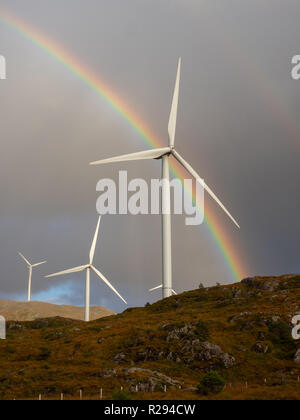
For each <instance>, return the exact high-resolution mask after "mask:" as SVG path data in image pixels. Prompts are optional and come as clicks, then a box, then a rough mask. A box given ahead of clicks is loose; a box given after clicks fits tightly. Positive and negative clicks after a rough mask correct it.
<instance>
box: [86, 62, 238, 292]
mask: <svg viewBox="0 0 300 420" xmlns="http://www.w3.org/2000/svg"><path fill="white" fill-rule="evenodd" d="M180 73H181V58H180V59H179V63H178V71H177V77H176V83H175V90H174V96H173V102H172V107H171V113H170V119H169V125H168V133H169V146H168V147H164V148H157V149H152V150H147V151H145V152H138V153H132V154H129V155H123V156H118V157H114V158H110V159H104V160H100V161H97V162H92V163H90V164H91V165H101V164H105V163H117V162H128V161H136V160H147V159H157V160H159V159H160V160H161V161H162V180H163V183H162V199H161V204H162V260H163V286H162V289H163V298H167V297H169V296H171V295H172V250H171V248H172V240H171V210H170V207H171V189H170V170H169V159H170V157H171V156H172V157H174V158H175V159H176V160H177V161H178V162H179V163H180V164H181V165H182V166H183V167H184V168H185V170H186V171H187V172H188V173H189V174H190V175H192V177H194V178H195V179H196V181H197V182H199V183H200V184H201V186H202V188H204V189H205V191H206V192H207V193H208V194H209V195H210V196H211V197H212V198H213V199H214V200H215V201H216V202H217V203H218V205H219V206H220V207H221V208H222V210H223V211H224V212H225V213H226V214H227V216H228V217H229V218H230V219H231V220H232V221H233V223H234V224H235V225H236V226H237V227H238V228H239V225H238V223H237V222H236V220H235V219H234V218H233V217H232V216H231V214H230V213H229V211H228V210H227V209H226V207H225V206H224V205H223V204H222V203H221V201H220V200H219V199H218V197H217V196H216V195H215V194H214V193H213V191H212V190H211V189H210V188H209V187H208V186H207V185H206V183H205V182H204V181H203V179H201V178H200V176H199V175H198V174H197V172H196V171H195V170H194V169H193V168H192V166H191V165H190V164H189V163H188V162H187V161H186V160H184V159H183V157H182V156H181V155H180V154H179V153H178V152H177V151H176V150H175V134H176V124H177V111H178V99H179V86H180Z"/></svg>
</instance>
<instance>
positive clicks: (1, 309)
mask: <svg viewBox="0 0 300 420" xmlns="http://www.w3.org/2000/svg"><path fill="white" fill-rule="evenodd" d="M0 314H1V315H2V316H4V317H5V318H6V319H7V320H12V321H34V320H35V319H37V318H51V317H55V316H59V317H62V318H71V319H76V320H79V321H83V320H84V308H78V307H77V306H68V305H52V304H50V303H45V302H29V303H28V302H13V301H9V300H0ZM110 315H115V313H114V312H112V311H110V310H109V309H106V308H104V307H103V306H94V307H92V308H91V319H92V320H94V319H99V318H102V317H104V316H110Z"/></svg>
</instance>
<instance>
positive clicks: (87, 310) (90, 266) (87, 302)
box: [46, 216, 127, 322]
mask: <svg viewBox="0 0 300 420" xmlns="http://www.w3.org/2000/svg"><path fill="white" fill-rule="evenodd" d="M100 222H101V216H99V219H98V223H97V228H96V232H95V236H94V239H93V242H92V246H91V250H90V255H89V264H87V265H82V266H80V267H75V268H71V269H70V270H65V271H61V272H59V273H54V274H50V275H49V276H46V278H50V277H56V276H62V275H64V274H72V273H79V272H81V271H85V270H86V282H85V318H84V319H85V321H86V322H88V321H89V320H90V295H91V293H90V290H91V288H90V280H91V270H92V271H94V273H95V274H97V276H98V277H100V279H101V280H103V281H104V283H105V284H107V286H108V287H110V288H111V290H113V291H114V292H115V294H116V295H117V296H119V298H120V299H121V300H122V301H123V302H124V303H126V304H127V302H126V300H125V299H123V298H122V296H121V295H120V294H119V292H118V291H117V290H116V289H115V288H114V287H113V286H112V285H111V284H110V282H109V281H108V280H107V278H106V277H105V276H104V275H103V274H102V273H101V272H100V271H99V270H97V269H96V268H95V267H94V266H93V261H94V256H95V250H96V245H97V239H98V234H99V228H100Z"/></svg>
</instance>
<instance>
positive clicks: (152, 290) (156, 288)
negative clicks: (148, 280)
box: [149, 284, 177, 295]
mask: <svg viewBox="0 0 300 420" xmlns="http://www.w3.org/2000/svg"><path fill="white" fill-rule="evenodd" d="M162 287H163V285H162V284H160V285H159V286H156V287H153V289H149V292H154V291H155V290H158V289H162ZM172 294H173V295H177V293H176V292H175V290H174V289H172Z"/></svg>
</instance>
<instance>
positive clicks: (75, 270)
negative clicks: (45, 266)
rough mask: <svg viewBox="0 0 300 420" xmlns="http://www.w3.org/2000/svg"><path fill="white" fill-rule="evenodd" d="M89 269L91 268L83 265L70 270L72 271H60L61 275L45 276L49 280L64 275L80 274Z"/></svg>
mask: <svg viewBox="0 0 300 420" xmlns="http://www.w3.org/2000/svg"><path fill="white" fill-rule="evenodd" d="M88 267H89V266H88V265H82V266H80V267H75V268H70V270H65V271H60V272H59V273H54V274H49V275H48V276H45V277H46V278H47V279H48V278H50V277H56V276H63V275H64V274H72V273H79V272H80V271H84V270H85V269H86V268H88Z"/></svg>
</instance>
